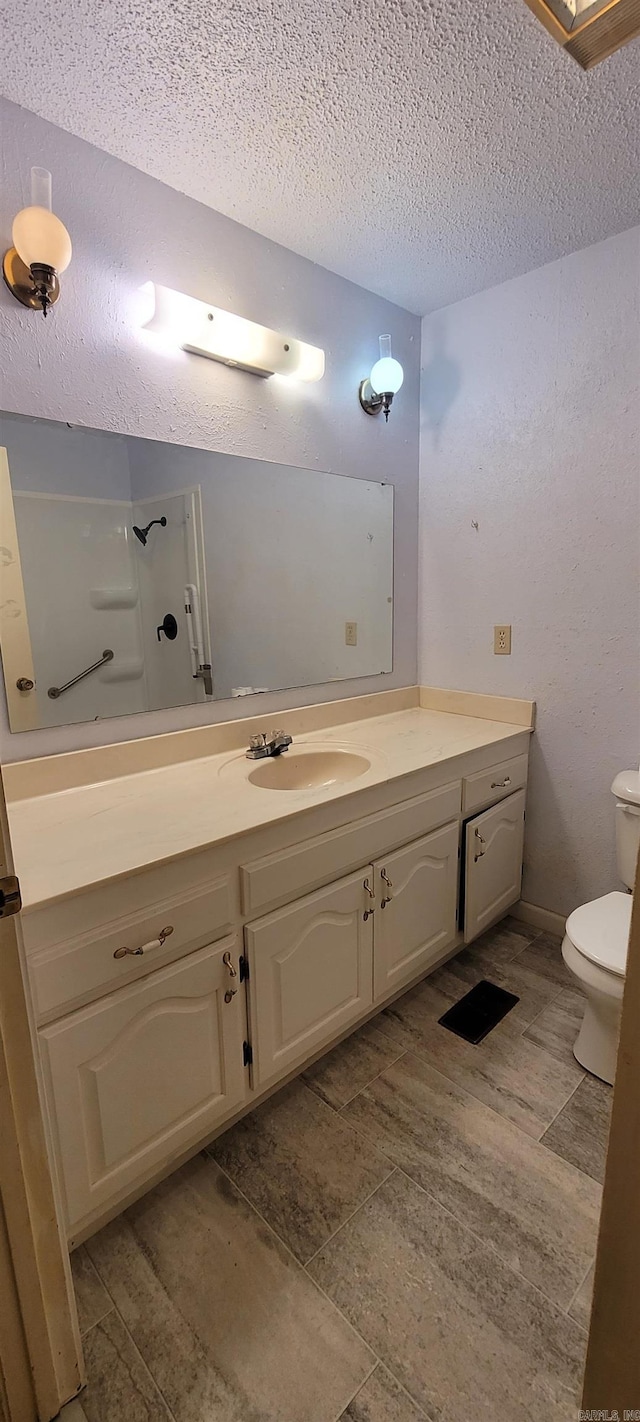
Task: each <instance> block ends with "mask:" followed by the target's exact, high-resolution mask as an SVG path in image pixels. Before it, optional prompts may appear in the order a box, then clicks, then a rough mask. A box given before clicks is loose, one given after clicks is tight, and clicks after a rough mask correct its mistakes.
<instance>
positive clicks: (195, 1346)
mask: <svg viewBox="0 0 640 1422" xmlns="http://www.w3.org/2000/svg"><path fill="white" fill-rule="evenodd" d="M87 1247H88V1249H89V1252H90V1254H91V1257H92V1259H93V1261H94V1263H95V1265H96V1267H97V1269H98V1271H99V1273H100V1276H101V1278H102V1279H103V1280H104V1282H105V1284H106V1285H107V1287H108V1289H109V1292H110V1294H111V1296H112V1298H113V1299H114V1302H115V1304H116V1307H117V1308H118V1309H119V1311H120V1313H121V1314H122V1316H123V1318H124V1320H125V1322H126V1324H127V1327H128V1328H129V1330H130V1332H131V1334H132V1336H133V1338H134V1341H135V1343H136V1345H137V1347H138V1348H139V1350H140V1353H141V1354H142V1357H143V1358H144V1360H145V1362H146V1363H147V1365H148V1367H149V1369H150V1371H151V1373H152V1375H153V1377H154V1378H155V1380H156V1382H157V1383H158V1386H159V1387H160V1388H161V1390H162V1393H163V1395H164V1396H165V1398H166V1399H167V1402H168V1404H169V1407H170V1408H171V1411H172V1412H173V1414H174V1417H175V1419H176V1422H212V1419H213V1418H215V1422H328V1419H332V1418H335V1417H339V1416H340V1413H341V1411H344V1408H345V1407H346V1406H347V1405H348V1402H349V1399H350V1398H352V1397H353V1396H354V1394H355V1393H356V1391H357V1389H358V1387H360V1386H361V1384H362V1383H363V1382H364V1380H365V1379H366V1377H367V1376H368V1374H369V1373H370V1371H371V1369H372V1367H373V1364H374V1361H375V1359H374V1358H373V1356H372V1354H371V1353H370V1351H369V1349H368V1348H367V1347H366V1345H365V1344H364V1343H363V1341H362V1339H361V1338H359V1337H358V1336H357V1334H356V1333H354V1332H353V1330H352V1328H351V1327H350V1325H349V1324H348V1323H347V1321H346V1319H344V1318H343V1317H341V1315H340V1314H339V1313H338V1312H337V1311H336V1310H335V1308H334V1307H333V1305H332V1304H331V1303H330V1302H329V1301H328V1300H327V1299H326V1298H324V1297H323V1295H322V1294H321V1293H319V1292H318V1290H317V1289H316V1288H315V1286H314V1284H313V1283H312V1281H311V1279H310V1277H309V1275H308V1274H306V1273H305V1271H304V1269H302V1267H301V1266H300V1265H299V1264H297V1263H296V1261H295V1260H294V1259H293V1258H292V1256H291V1255H290V1254H289V1253H288V1251H287V1250H286V1249H285V1248H284V1246H283V1245H282V1244H280V1242H279V1240H278V1239H277V1238H276V1237H275V1235H274V1234H273V1233H272V1231H271V1230H270V1229H269V1228H268V1227H267V1225H265V1224H264V1223H263V1222H262V1221H261V1220H260V1219H259V1217H258V1216H257V1215H256V1213H255V1211H254V1210H253V1209H252V1208H251V1206H250V1205H248V1204H247V1202H246V1201H245V1200H244V1199H243V1198H242V1197H241V1196H240V1195H239V1194H238V1191H237V1190H236V1189H235V1187H234V1186H233V1185H232V1184H231V1182H230V1181H229V1180H227V1178H226V1176H225V1175H223V1173H222V1171H221V1170H219V1168H218V1166H217V1165H216V1164H215V1162H214V1161H213V1160H211V1159H210V1158H209V1157H206V1156H202V1155H201V1156H198V1157H196V1159H194V1160H192V1161H190V1162H189V1163H188V1165H185V1166H183V1167H182V1168H181V1169H180V1170H178V1171H176V1173H175V1174H174V1175H172V1176H171V1177H170V1179H168V1180H166V1181H164V1182H163V1183H162V1184H161V1185H159V1186H157V1187H156V1188H155V1189H154V1190H152V1191H150V1193H149V1194H148V1195H145V1196H144V1198H143V1199H142V1200H140V1201H138V1202H137V1204H135V1205H132V1206H130V1208H129V1209H128V1210H127V1211H126V1213H125V1214H124V1215H121V1216H120V1217H119V1218H118V1219H116V1220H114V1221H113V1222H112V1223H111V1224H110V1225H107V1226H106V1228H105V1229H103V1230H102V1231H101V1232H100V1233H99V1234H97V1235H94V1237H93V1238H92V1239H91V1240H90V1241H89V1242H88V1246H87ZM124 1416H126V1413H122V1414H121V1416H120V1417H119V1418H118V1422H122V1418H123V1417H124ZM127 1422H129V1419H128V1418H127Z"/></svg>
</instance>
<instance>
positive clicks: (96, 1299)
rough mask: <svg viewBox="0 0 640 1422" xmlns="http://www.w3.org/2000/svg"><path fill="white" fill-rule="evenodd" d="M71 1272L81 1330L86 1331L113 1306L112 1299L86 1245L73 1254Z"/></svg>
mask: <svg viewBox="0 0 640 1422" xmlns="http://www.w3.org/2000/svg"><path fill="white" fill-rule="evenodd" d="M71 1274H72V1278H73V1288H74V1292H75V1296H76V1304H77V1306H78V1322H79V1324H80V1332H81V1333H86V1332H87V1330H88V1329H89V1328H93V1325H94V1323H99V1321H100V1319H101V1318H104V1316H105V1313H109V1311H110V1309H112V1308H113V1303H112V1300H111V1299H110V1298H109V1295H108V1293H107V1291H106V1289H105V1287H104V1284H103V1283H102V1281H101V1279H100V1278H99V1277H98V1274H97V1273H96V1270H95V1269H94V1266H93V1264H92V1263H91V1260H90V1258H89V1255H88V1254H87V1251H86V1249H85V1247H84V1245H81V1246H80V1248H79V1249H75V1250H74V1252H73V1254H72V1255H71Z"/></svg>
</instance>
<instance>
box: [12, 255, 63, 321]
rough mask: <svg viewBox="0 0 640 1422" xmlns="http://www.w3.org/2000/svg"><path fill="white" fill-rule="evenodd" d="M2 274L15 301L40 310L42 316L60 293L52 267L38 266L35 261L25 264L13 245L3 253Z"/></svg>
mask: <svg viewBox="0 0 640 1422" xmlns="http://www.w3.org/2000/svg"><path fill="white" fill-rule="evenodd" d="M2 275H3V277H4V279H5V283H6V285H7V286H8V288H9V291H10V292H11V294H12V295H13V296H15V298H16V301H20V302H21V303H22V305H23V306H28V307H29V308H30V310H31V311H41V312H42V314H43V316H46V314H47V311H48V310H49V307H50V306H53V305H54V304H55V302H56V301H57V300H58V297H59V295H60V283H59V281H58V278H57V276H56V274H55V272H54V270H53V267H45V266H39V265H36V263H35V262H34V264H33V266H31V267H27V266H25V264H24V262H23V261H22V258H21V257H19V256H18V253H17V252H16V249H15V247H10V248H9V251H8V252H5V254H4V258H3V262H2Z"/></svg>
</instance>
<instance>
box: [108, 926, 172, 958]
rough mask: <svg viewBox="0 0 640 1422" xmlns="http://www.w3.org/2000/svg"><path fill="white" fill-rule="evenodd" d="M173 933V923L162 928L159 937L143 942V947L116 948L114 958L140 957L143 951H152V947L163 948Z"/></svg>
mask: <svg viewBox="0 0 640 1422" xmlns="http://www.w3.org/2000/svg"><path fill="white" fill-rule="evenodd" d="M172 933H173V926H172V924H168V925H167V927H166V928H161V929H160V932H159V934H158V937H157V938H152V939H151V942H150V943H143V944H142V947H141V948H116V951H115V953H114V955H113V956H114V958H140V957H141V956H142V954H143V953H150V952H151V949H152V948H161V947H162V945H163V943H164V940H165V938H169V936H170V934H172Z"/></svg>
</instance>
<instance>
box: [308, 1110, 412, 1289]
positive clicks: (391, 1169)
mask: <svg viewBox="0 0 640 1422" xmlns="http://www.w3.org/2000/svg"><path fill="white" fill-rule="evenodd" d="M361 1138H362V1140H363V1141H365V1140H366V1137H364V1136H363V1137H361ZM367 1145H368V1146H371V1141H367ZM380 1154H381V1155H383V1156H384V1159H385V1161H387V1163H388V1165H389V1169H388V1171H387V1174H386V1175H385V1176H384V1178H383V1179H382V1180H379V1181H378V1184H377V1185H374V1187H373V1190H370V1191H369V1194H368V1195H365V1197H364V1199H363V1200H361V1201H360V1204H359V1205H356V1207H355V1210H352V1211H351V1214H350V1215H347V1217H346V1219H344V1220H342V1222H341V1224H339V1225H338V1227H337V1229H334V1230H332V1232H331V1234H329V1235H327V1238H326V1239H324V1240H323V1241H322V1244H319V1245H318V1248H317V1249H314V1251H313V1254H310V1255H309V1258H308V1259H305V1261H304V1263H303V1264H302V1267H303V1269H306V1268H307V1265H309V1264H311V1263H312V1262H313V1260H314V1259H315V1258H316V1257H317V1255H318V1254H319V1253H320V1251H321V1250H322V1249H326V1247H327V1245H328V1244H330V1243H331V1241H332V1239H335V1237H336V1235H337V1234H339V1233H340V1230H341V1229H343V1228H344V1226H345V1225H347V1224H348V1223H349V1220H352V1219H353V1217H354V1215H357V1213H358V1210H361V1209H362V1208H363V1206H364V1205H366V1204H367V1202H368V1201H369V1200H370V1199H371V1198H372V1196H373V1195H375V1193H376V1190H379V1189H380V1186H381V1185H386V1183H387V1181H388V1180H390V1179H391V1176H392V1175H395V1173H396V1170H397V1169H398V1167H397V1165H395V1164H394V1162H393V1161H391V1160H389V1158H388V1156H386V1155H385V1154H384V1151H381V1152H380Z"/></svg>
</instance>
